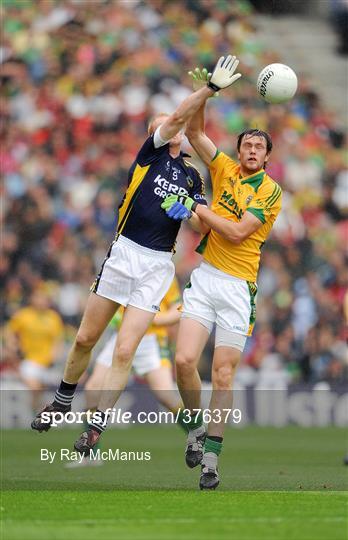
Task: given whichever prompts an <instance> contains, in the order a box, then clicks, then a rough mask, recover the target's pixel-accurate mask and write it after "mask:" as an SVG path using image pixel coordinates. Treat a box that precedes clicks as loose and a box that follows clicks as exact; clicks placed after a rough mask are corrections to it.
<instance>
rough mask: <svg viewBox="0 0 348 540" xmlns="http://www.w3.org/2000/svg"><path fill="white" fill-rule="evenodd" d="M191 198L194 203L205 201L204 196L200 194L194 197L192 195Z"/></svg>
mask: <svg viewBox="0 0 348 540" xmlns="http://www.w3.org/2000/svg"><path fill="white" fill-rule="evenodd" d="M193 198H194V199H195V200H196V201H200V200H201V199H203V200H205V197H204V195H201V193H196V195H194V196H193Z"/></svg>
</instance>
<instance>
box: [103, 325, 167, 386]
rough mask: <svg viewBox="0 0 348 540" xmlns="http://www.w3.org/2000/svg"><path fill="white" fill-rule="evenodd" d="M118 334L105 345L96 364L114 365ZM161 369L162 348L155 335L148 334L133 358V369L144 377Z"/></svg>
mask: <svg viewBox="0 0 348 540" xmlns="http://www.w3.org/2000/svg"><path fill="white" fill-rule="evenodd" d="M116 339H117V332H115V333H114V334H113V335H112V336H111V338H110V339H109V340H108V341H107V342H106V343H105V346H104V348H103V349H102V350H101V351H100V353H99V355H98V356H97V359H96V364H100V365H102V366H106V367H110V366H111V364H112V354H113V352H114V348H115V343H116ZM160 367H161V354H160V348H159V344H158V341H157V338H156V336H155V334H146V335H145V336H144V337H143V339H142V340H141V342H140V343H139V346H138V348H137V351H136V353H135V355H134V358H133V363H132V368H133V370H134V371H135V373H136V374H137V375H139V376H140V377H142V376H143V375H146V373H149V372H150V371H153V370H154V369H158V368H160Z"/></svg>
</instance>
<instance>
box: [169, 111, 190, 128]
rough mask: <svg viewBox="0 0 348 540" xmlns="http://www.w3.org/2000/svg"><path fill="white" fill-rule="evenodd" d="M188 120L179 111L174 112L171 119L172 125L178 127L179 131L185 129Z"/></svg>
mask: <svg viewBox="0 0 348 540" xmlns="http://www.w3.org/2000/svg"><path fill="white" fill-rule="evenodd" d="M186 120H187V118H186V117H185V115H183V114H181V113H180V112H179V111H175V112H173V114H172V115H171V117H170V123H171V124H172V125H173V126H176V127H178V128H179V129H181V128H182V127H183V125H184V124H185V122H186Z"/></svg>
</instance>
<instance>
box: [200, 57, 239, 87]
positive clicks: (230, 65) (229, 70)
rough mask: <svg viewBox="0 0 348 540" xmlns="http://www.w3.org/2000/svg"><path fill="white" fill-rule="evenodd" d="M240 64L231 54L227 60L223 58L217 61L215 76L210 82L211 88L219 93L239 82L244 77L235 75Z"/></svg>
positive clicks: (213, 75)
mask: <svg viewBox="0 0 348 540" xmlns="http://www.w3.org/2000/svg"><path fill="white" fill-rule="evenodd" d="M238 64H239V60H237V58H236V57H235V56H231V55H230V54H229V55H228V56H226V58H225V57H224V56H221V58H219V60H218V61H217V63H216V66H215V68H214V71H213V74H212V76H211V77H210V80H209V82H208V86H209V88H211V89H212V90H214V91H215V92H218V91H219V90H221V88H227V87H228V86H231V84H233V83H234V82H236V81H238V79H239V78H240V77H241V76H242V75H241V74H240V73H236V74H235V75H233V73H234V72H235V71H236V69H237V66H238Z"/></svg>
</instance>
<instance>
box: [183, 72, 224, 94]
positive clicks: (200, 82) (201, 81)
mask: <svg viewBox="0 0 348 540" xmlns="http://www.w3.org/2000/svg"><path fill="white" fill-rule="evenodd" d="M188 75H189V76H190V77H191V78H192V88H193V90H194V91H195V92H196V91H197V90H200V89H201V88H203V86H206V84H208V82H209V80H210V77H211V73H209V72H208V70H207V68H203V69H199V67H196V68H195V69H194V70H193V71H189V72H188ZM218 95H219V92H215V94H213V96H212V97H218Z"/></svg>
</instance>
